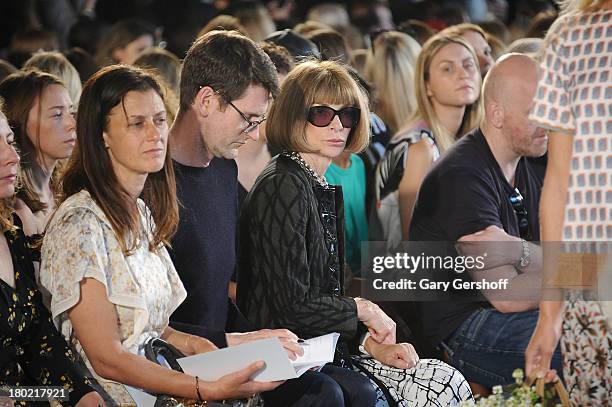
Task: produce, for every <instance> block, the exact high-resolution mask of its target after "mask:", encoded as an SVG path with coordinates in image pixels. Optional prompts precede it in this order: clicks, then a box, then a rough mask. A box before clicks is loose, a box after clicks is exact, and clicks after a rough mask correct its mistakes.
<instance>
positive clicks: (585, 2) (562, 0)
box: [557, 0, 607, 14]
mask: <svg viewBox="0 0 612 407" xmlns="http://www.w3.org/2000/svg"><path fill="white" fill-rule="evenodd" d="M606 2H607V0H557V4H559V6H560V7H561V13H562V14H565V13H570V12H574V11H582V12H590V11H597V10H601V9H603V8H604V5H605V4H606Z"/></svg>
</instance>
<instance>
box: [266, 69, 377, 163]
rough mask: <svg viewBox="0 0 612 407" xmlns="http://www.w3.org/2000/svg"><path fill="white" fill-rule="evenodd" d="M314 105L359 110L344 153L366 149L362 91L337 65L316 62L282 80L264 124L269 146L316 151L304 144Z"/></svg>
mask: <svg viewBox="0 0 612 407" xmlns="http://www.w3.org/2000/svg"><path fill="white" fill-rule="evenodd" d="M315 103H328V104H332V105H344V106H355V107H358V108H359V109H360V110H361V116H360V117H359V123H358V124H357V126H356V127H353V128H352V129H351V131H350V133H349V136H348V139H347V141H346V150H347V151H350V152H353V153H356V152H360V151H362V150H364V149H365V148H366V147H367V145H368V141H369V131H370V119H369V116H370V115H369V109H368V102H367V98H366V96H365V94H364V92H363V90H362V89H361V88H360V87H359V85H358V84H357V82H355V80H354V79H353V77H352V76H351V75H350V73H349V72H348V71H347V69H346V68H345V67H343V66H342V65H340V64H339V63H337V62H334V61H315V60H312V61H306V62H302V63H301V64H299V65H297V66H296V67H295V68H293V70H292V71H291V72H289V74H288V75H287V77H286V78H285V80H284V81H283V86H282V87H281V91H280V93H279V95H278V97H277V98H276V100H275V101H274V103H273V104H272V108H271V109H270V116H269V117H268V120H267V121H266V137H267V138H268V140H269V141H270V143H272V144H274V145H276V146H278V147H280V148H282V149H285V150H289V151H297V152H308V153H312V152H316V151H312V150H311V149H310V148H309V146H308V143H307V141H306V127H307V116H308V109H310V107H311V106H312V105H313V104H315Z"/></svg>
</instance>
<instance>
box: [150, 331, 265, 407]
mask: <svg viewBox="0 0 612 407" xmlns="http://www.w3.org/2000/svg"><path fill="white" fill-rule="evenodd" d="M144 354H145V357H146V358H147V359H148V360H150V361H151V362H154V363H157V364H158V365H161V366H164V367H170V368H171V369H172V370H176V371H179V372H183V369H181V366H180V365H179V363H178V362H177V359H179V358H182V357H185V355H183V354H182V353H181V351H179V350H178V349H177V348H175V347H174V346H172V345H171V344H169V343H168V342H166V341H164V340H163V339H159V338H151V339H149V340H148V341H147V342H146V343H145V347H144ZM156 397H157V400H156V401H155V407H189V406H207V407H208V406H210V407H263V399H262V398H261V396H260V395H259V394H256V395H255V396H253V397H251V398H249V399H246V400H223V401H220V402H215V401H208V402H202V403H201V402H198V401H197V400H190V399H183V398H180V397H174V396H169V395H167V394H157V395H156Z"/></svg>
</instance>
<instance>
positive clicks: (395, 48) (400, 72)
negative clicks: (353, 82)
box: [365, 31, 421, 133]
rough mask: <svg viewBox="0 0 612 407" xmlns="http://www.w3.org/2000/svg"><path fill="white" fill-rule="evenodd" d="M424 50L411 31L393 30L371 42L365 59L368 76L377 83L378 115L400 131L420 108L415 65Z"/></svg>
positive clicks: (374, 83) (392, 130)
mask: <svg viewBox="0 0 612 407" xmlns="http://www.w3.org/2000/svg"><path fill="white" fill-rule="evenodd" d="M420 52H421V46H420V45H419V43H418V42H417V41H416V40H415V39H413V38H412V37H410V36H409V35H408V34H404V33H401V32H399V31H390V32H386V33H383V34H381V35H379V36H378V37H377V38H376V40H375V41H374V43H373V44H372V50H371V51H370V53H369V54H368V59H367V62H366V68H365V71H366V77H367V78H368V80H369V81H370V82H371V83H372V84H373V85H374V88H375V94H376V95H378V97H377V98H376V104H375V106H376V108H375V111H376V114H378V115H379V116H380V117H381V118H382V120H383V121H384V122H385V123H386V124H387V126H388V127H389V128H390V130H391V133H395V132H396V131H398V130H399V129H400V128H401V127H402V126H403V125H405V124H406V123H407V121H408V120H409V119H410V117H411V116H412V115H413V114H414V112H415V110H416V109H417V101H416V96H415V88H414V81H413V78H414V68H415V65H416V61H417V58H418V56H419V53H420Z"/></svg>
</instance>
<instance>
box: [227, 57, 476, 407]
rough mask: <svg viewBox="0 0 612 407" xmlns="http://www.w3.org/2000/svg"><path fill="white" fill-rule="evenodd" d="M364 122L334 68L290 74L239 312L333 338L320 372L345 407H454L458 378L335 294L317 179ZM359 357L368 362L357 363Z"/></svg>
mask: <svg viewBox="0 0 612 407" xmlns="http://www.w3.org/2000/svg"><path fill="white" fill-rule="evenodd" d="M368 117H369V112H368V107H367V101H366V98H365V96H364V94H363V92H362V91H361V89H360V88H359V86H358V85H357V84H356V82H355V81H354V80H353V79H352V77H351V76H350V74H349V73H348V71H347V70H346V69H345V68H343V67H342V66H340V65H339V64H337V63H335V62H331V61H323V62H318V61H308V62H304V63H302V64H300V65H298V66H297V67H296V68H294V69H293V70H292V71H291V72H290V73H289V75H288V76H287V78H286V79H285V81H284V82H283V87H282V89H281V92H280V95H279V96H278V98H277V99H276V101H275V102H274V104H273V105H272V108H271V110H270V115H269V118H268V120H267V122H266V135H267V137H268V140H269V141H270V142H271V143H273V144H275V145H277V146H278V147H280V148H281V149H283V152H282V153H281V154H280V155H278V156H276V157H275V158H273V159H272V161H271V162H270V163H269V164H268V166H267V167H266V168H265V169H264V171H263V172H262V174H261V175H260V176H259V178H258V179H257V181H256V182H255V185H254V186H253V188H252V189H251V191H250V193H249V194H248V196H247V198H246V200H245V203H244V205H243V207H242V212H241V215H240V221H239V230H238V236H239V238H238V239H239V240H238V275H237V277H238V295H237V299H238V305H239V307H240V308H241V310H242V311H243V312H245V313H246V316H247V317H248V318H249V319H250V320H251V321H252V322H253V323H255V324H256V325H257V326H258V328H288V329H291V330H292V331H293V332H295V333H296V334H297V335H299V336H300V337H302V338H311V337H314V336H318V335H324V334H329V333H332V332H338V333H340V339H339V341H338V346H337V348H336V356H337V357H336V361H337V362H338V363H336V364H327V365H325V366H324V367H323V368H322V369H321V374H324V375H328V376H329V377H331V378H332V379H333V380H334V381H336V383H337V384H338V386H339V387H340V389H341V390H342V393H343V397H344V404H343V405H347V406H372V405H376V403H377V402H382V400H383V399H384V398H386V399H387V401H388V402H389V404H390V405H394V404H395V403H399V404H401V405H404V404H405V402H406V401H405V400H406V399H408V398H409V402H410V404H411V405H418V406H420V405H457V404H458V403H459V402H460V401H461V400H462V399H469V398H471V393H470V390H469V387H468V386H467V383H466V382H465V379H463V376H461V374H460V373H459V372H457V371H456V370H454V369H453V368H451V367H450V366H448V365H446V364H444V363H442V362H440V361H436V360H422V361H419V357H418V355H417V354H416V352H415V350H414V347H413V346H412V345H410V344H407V343H402V344H397V343H395V323H394V322H393V321H392V320H391V319H390V318H389V317H388V316H387V315H386V314H385V313H384V312H383V311H382V310H381V309H380V308H379V307H378V306H377V305H376V304H374V303H372V302H370V301H368V300H365V299H362V298H351V297H347V296H344V295H343V269H344V241H343V240H344V235H343V215H342V212H343V206H342V191H341V189H340V188H338V187H334V186H331V185H328V183H327V181H326V180H325V177H324V176H323V174H324V173H325V170H326V169H327V167H328V166H329V165H330V163H331V161H332V159H333V158H334V157H337V156H338V155H340V154H341V153H342V152H343V151H345V150H347V151H351V152H359V151H361V150H363V149H364V148H365V147H366V145H367V140H368V129H369V119H368ZM360 350H361V351H362V352H363V353H364V354H366V355H367V356H363V355H362V356H355V355H358V354H359V353H360ZM370 355H371V356H370ZM355 370H357V371H358V372H359V373H358V372H357V371H355ZM368 379H369V380H368ZM433 381H435V382H436V383H437V384H438V385H440V387H439V388H438V389H436V390H433V389H432V387H431V386H429V385H430V383H433ZM432 390H433V391H432Z"/></svg>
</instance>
